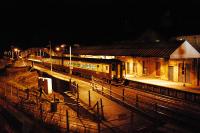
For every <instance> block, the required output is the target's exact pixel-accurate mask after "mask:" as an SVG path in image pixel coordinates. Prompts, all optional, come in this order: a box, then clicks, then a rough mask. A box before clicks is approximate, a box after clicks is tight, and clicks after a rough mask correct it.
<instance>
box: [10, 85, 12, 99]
mask: <svg viewBox="0 0 200 133" xmlns="http://www.w3.org/2000/svg"><path fill="white" fill-rule="evenodd" d="M12 93H13V92H12V86H11V87H10V95H11V97H12V95H13V94H12Z"/></svg>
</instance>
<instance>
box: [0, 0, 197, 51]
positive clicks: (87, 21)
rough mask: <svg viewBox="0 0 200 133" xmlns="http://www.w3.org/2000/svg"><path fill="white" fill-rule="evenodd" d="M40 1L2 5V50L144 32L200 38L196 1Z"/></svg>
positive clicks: (89, 41)
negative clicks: (150, 31)
mask: <svg viewBox="0 0 200 133" xmlns="http://www.w3.org/2000/svg"><path fill="white" fill-rule="evenodd" d="M41 1H42V0H40V2H38V1H34V0H27V1H23V2H19V0H18V1H17V0H16V1H12V0H6V1H4V2H3V1H1V4H0V9H1V12H0V15H1V16H0V17H1V19H0V21H1V23H0V33H1V37H0V38H1V39H0V43H1V46H2V47H8V46H9V45H10V44H12V45H16V46H19V47H22V48H28V47H37V46H45V45H46V44H47V43H48V40H51V41H52V43H54V44H56V43H59V42H69V43H79V44H80V45H81V44H85V45H86V44H90V45H92V44H94V45H95V43H96V42H100V43H102V44H103V43H104V42H111V41H118V40H134V39H136V38H137V37H139V36H140V35H141V34H142V33H143V32H145V31H146V30H155V31H157V32H159V33H160V34H162V35H163V36H165V37H170V36H174V35H187V34H189V35H191V34H200V2H198V0H197V1H192V0H190V1H188V2H184V1H180V2H173V1H166V0H162V1H161V0H160V2H159V1H147V0H140V1H139V0H138V1H133V0H129V1H128V0H127V1H126V0H124V1H121V2H113V1H112V0H86V1H84V0H46V1H43V2H41ZM83 1H84V2H83Z"/></svg>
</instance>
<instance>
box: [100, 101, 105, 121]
mask: <svg viewBox="0 0 200 133" xmlns="http://www.w3.org/2000/svg"><path fill="white" fill-rule="evenodd" d="M100 105H101V116H102V118H103V119H104V112H103V102H102V99H100Z"/></svg>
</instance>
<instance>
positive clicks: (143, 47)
mask: <svg viewBox="0 0 200 133" xmlns="http://www.w3.org/2000/svg"><path fill="white" fill-rule="evenodd" d="M199 42H200V36H182V37H177V38H176V39H175V40H170V41H161V40H155V41H151V42H136V41H122V42H116V43H113V44H108V45H104V46H102V45H101V46H90V47H88V46H87V47H82V48H79V49H75V50H73V54H78V55H79V56H81V57H87V58H102V59H118V60H120V61H122V64H118V65H117V66H116V72H115V73H112V77H117V78H126V79H134V78H140V77H143V78H144V77H146V78H152V79H160V80H166V81H173V82H180V83H183V84H191V85H194V86H200V60H199V58H200V43H199Z"/></svg>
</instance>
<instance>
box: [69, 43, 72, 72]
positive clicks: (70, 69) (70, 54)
mask: <svg viewBox="0 0 200 133" xmlns="http://www.w3.org/2000/svg"><path fill="white" fill-rule="evenodd" d="M69 74H70V75H71V74H72V49H71V45H70V46H69Z"/></svg>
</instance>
